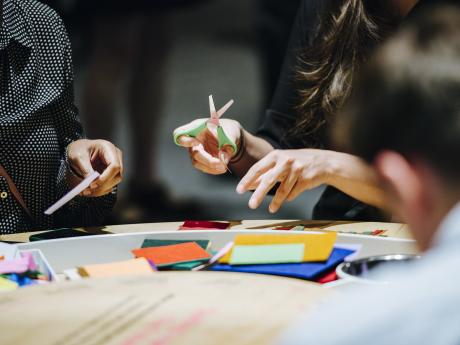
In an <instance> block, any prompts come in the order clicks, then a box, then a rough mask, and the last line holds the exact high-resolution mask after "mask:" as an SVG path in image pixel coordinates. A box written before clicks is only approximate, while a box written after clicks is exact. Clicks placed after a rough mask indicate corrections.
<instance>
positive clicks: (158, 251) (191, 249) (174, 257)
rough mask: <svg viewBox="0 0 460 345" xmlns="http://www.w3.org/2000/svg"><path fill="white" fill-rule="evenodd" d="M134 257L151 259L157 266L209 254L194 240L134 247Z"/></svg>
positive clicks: (201, 258) (205, 258)
mask: <svg viewBox="0 0 460 345" xmlns="http://www.w3.org/2000/svg"><path fill="white" fill-rule="evenodd" d="M132 253H133V254H134V255H135V256H136V257H143V258H146V259H147V260H150V261H152V262H153V263H154V264H155V265H157V266H158V267H161V266H168V265H172V264H178V263H182V262H190V261H199V260H207V259H209V258H210V257H211V255H210V254H209V253H208V252H207V251H206V250H204V249H203V248H201V247H200V246H199V245H198V244H196V243H195V242H188V243H181V244H173V245H170V246H162V247H150V248H140V249H134V250H133V251H132Z"/></svg>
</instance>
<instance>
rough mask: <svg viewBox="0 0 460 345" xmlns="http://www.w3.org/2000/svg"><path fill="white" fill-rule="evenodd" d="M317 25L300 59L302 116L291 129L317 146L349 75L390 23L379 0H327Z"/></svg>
mask: <svg viewBox="0 0 460 345" xmlns="http://www.w3.org/2000/svg"><path fill="white" fill-rule="evenodd" d="M325 1H328V4H327V5H326V7H325V9H324V11H323V13H322V14H320V23H319V29H318V31H317V34H316V36H315V39H314V40H313V42H312V44H311V46H309V47H308V48H306V49H305V51H304V52H303V54H301V56H300V58H299V63H298V73H297V77H298V82H299V99H300V102H299V104H298V111H299V112H300V116H299V117H298V118H299V119H298V121H297V123H296V126H295V128H293V129H292V131H291V133H290V134H292V135H295V136H296V137H299V138H300V139H301V141H302V142H303V144H304V145H305V146H307V147H321V146H322V145H323V143H324V128H325V126H324V125H325V124H327V123H328V122H329V121H330V120H331V118H333V116H334V115H335V114H336V113H337V111H338V109H340V108H341V107H342V105H343V103H344V101H345V100H346V99H347V98H348V96H349V95H350V93H351V85H352V80H353V75H354V74H355V72H356V70H357V69H358V68H359V66H360V65H361V64H362V63H363V62H364V61H365V60H366V58H367V57H368V56H369V55H370V52H371V51H372V50H373V49H374V47H375V46H376V45H377V44H378V43H379V42H380V41H381V40H382V38H383V37H384V36H385V35H386V34H387V33H388V31H389V28H390V27H391V26H392V24H393V23H389V22H388V21H384V20H383V19H382V18H380V17H379V16H377V15H376V13H379V12H380V5H379V1H378V0H367V1H366V0H325Z"/></svg>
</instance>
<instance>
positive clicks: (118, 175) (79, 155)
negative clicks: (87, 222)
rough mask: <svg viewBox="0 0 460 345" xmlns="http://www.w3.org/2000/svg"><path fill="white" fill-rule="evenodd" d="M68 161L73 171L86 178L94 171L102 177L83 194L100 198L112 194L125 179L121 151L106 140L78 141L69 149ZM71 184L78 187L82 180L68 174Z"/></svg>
mask: <svg viewBox="0 0 460 345" xmlns="http://www.w3.org/2000/svg"><path fill="white" fill-rule="evenodd" d="M67 159H68V163H69V165H70V167H71V169H72V170H73V171H74V172H75V173H76V174H78V175H79V176H80V177H82V178H85V177H86V176H88V175H90V174H91V173H92V172H93V171H94V170H96V171H97V172H99V173H100V174H101V175H100V176H99V178H97V179H96V180H95V181H94V182H93V183H92V184H91V185H90V187H89V188H88V189H86V190H85V191H84V192H83V193H82V194H83V196H87V197H99V196H103V195H106V194H108V193H110V192H111V191H112V190H113V188H114V187H115V186H116V185H118V184H119V183H120V182H121V180H122V178H123V159H122V153H121V151H120V150H119V149H118V148H117V147H115V145H113V144H112V143H110V142H108V141H106V140H87V139H82V140H76V141H74V142H73V143H71V144H70V145H69V146H68V147H67ZM67 175H68V176H70V177H69V181H68V182H69V184H70V185H76V184H78V183H79V182H80V181H81V179H78V178H77V177H76V176H72V173H70V174H67Z"/></svg>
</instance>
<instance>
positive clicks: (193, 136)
mask: <svg viewBox="0 0 460 345" xmlns="http://www.w3.org/2000/svg"><path fill="white" fill-rule="evenodd" d="M232 104H233V100H231V101H229V102H228V103H227V104H226V105H224V106H223V107H222V108H221V109H219V110H218V111H217V110H216V107H215V105H214V100H213V98H212V95H211V96H209V110H210V117H209V118H201V119H197V120H194V121H192V122H190V123H189V124H187V125H185V126H182V127H179V128H177V129H176V130H175V131H174V142H175V143H176V144H177V145H179V146H182V147H186V148H188V150H189V154H190V158H191V160H192V164H193V166H194V167H195V168H196V169H198V170H200V171H203V172H205V173H208V174H213V175H219V174H223V173H225V172H226V171H227V170H228V168H227V164H228V163H229V161H230V159H231V158H232V157H233V156H235V155H236V154H237V152H238V143H239V142H240V138H241V131H242V128H241V125H240V124H239V123H238V122H237V121H234V120H230V119H222V118H221V117H222V115H223V114H224V113H225V112H226V111H227V110H228V109H229V108H230V107H231V106H232Z"/></svg>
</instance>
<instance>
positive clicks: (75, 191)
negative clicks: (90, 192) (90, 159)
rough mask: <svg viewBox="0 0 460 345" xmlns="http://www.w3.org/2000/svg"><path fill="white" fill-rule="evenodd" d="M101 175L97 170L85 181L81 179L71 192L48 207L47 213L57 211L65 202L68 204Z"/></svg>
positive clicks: (50, 213)
mask: <svg viewBox="0 0 460 345" xmlns="http://www.w3.org/2000/svg"><path fill="white" fill-rule="evenodd" d="M99 176H100V175H99V173H98V172H97V171H94V172H93V173H92V174H90V175H89V176H88V177H86V178H85V179H84V180H83V181H81V182H80V183H79V184H78V185H77V186H76V187H75V188H74V189H72V190H71V191H70V192H68V193H67V194H66V195H64V196H63V197H62V198H61V199H59V200H58V201H57V202H56V203H55V204H54V205H52V206H50V208H48V209H47V210H46V211H45V214H46V215H47V216H49V215H52V214H53V213H54V212H56V211H57V210H59V209H60V208H61V207H63V206H64V205H65V204H67V203H68V202H69V201H70V200H72V199H73V198H75V197H76V196H78V195H79V194H80V193H82V192H83V191H84V190H85V189H86V188H88V187H89V186H90V185H91V183H92V182H93V181H95V180H96V179H97V178H98V177H99Z"/></svg>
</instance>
